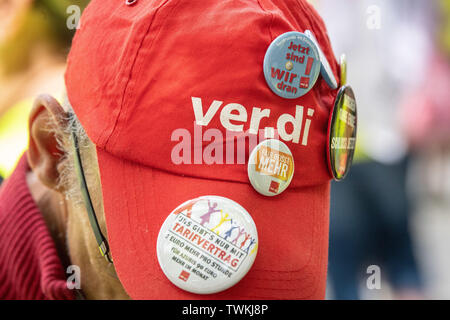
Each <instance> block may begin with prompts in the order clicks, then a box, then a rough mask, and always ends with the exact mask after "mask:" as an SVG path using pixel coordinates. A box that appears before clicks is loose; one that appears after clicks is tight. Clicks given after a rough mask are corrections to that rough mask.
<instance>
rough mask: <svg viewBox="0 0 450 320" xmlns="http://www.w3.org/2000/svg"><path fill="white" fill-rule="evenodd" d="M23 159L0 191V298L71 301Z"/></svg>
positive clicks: (69, 291)
mask: <svg viewBox="0 0 450 320" xmlns="http://www.w3.org/2000/svg"><path fill="white" fill-rule="evenodd" d="M28 170H29V167H28V163H27V160H26V157H25V156H23V157H22V159H21V160H20V162H19V164H18V165H17V168H16V169H15V171H14V173H13V174H12V176H11V177H10V178H9V179H8V180H6V181H5V182H4V183H3V185H2V187H1V189H0V299H2V300H6V299H8V300H16V299H21V300H22V299H26V300H44V299H45V300H47V299H73V298H74V296H73V293H72V291H71V290H69V289H68V288H67V286H66V279H65V277H64V272H63V267H62V264H61V260H60V259H59V257H58V254H57V252H56V247H55V244H54V242H53V240H52V238H51V236H50V234H49V232H48V229H47V226H46V224H45V221H44V219H43V217H42V214H41V212H40V211H39V209H38V207H37V206H36V203H35V202H34V200H33V198H32V197H31V194H30V190H29V188H28V185H27V182H26V172H27V171H28Z"/></svg>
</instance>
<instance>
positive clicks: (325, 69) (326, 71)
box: [305, 30, 338, 90]
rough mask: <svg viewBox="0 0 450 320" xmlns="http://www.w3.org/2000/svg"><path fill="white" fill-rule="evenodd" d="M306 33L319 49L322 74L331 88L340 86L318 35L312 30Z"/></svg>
mask: <svg viewBox="0 0 450 320" xmlns="http://www.w3.org/2000/svg"><path fill="white" fill-rule="evenodd" d="M305 35H306V36H308V37H309V38H310V39H311V40H312V41H313V42H314V44H315V45H316V47H317V49H318V50H319V57H320V63H321V65H320V74H321V75H322V77H323V79H324V80H325V82H326V83H327V84H328V86H329V87H330V88H331V89H333V90H334V89H336V88H337V86H338V84H337V81H336V78H335V77H334V73H333V70H331V67H330V63H329V62H328V59H327V57H326V56H325V54H324V53H323V51H322V49H320V45H319V42H318V41H317V39H316V37H315V36H314V34H313V33H312V32H311V31H310V30H306V31H305Z"/></svg>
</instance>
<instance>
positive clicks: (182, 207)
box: [173, 200, 198, 218]
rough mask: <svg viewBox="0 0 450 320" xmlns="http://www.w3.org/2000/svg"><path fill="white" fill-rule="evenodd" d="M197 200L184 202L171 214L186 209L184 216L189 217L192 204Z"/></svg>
mask: <svg viewBox="0 0 450 320" xmlns="http://www.w3.org/2000/svg"><path fill="white" fill-rule="evenodd" d="M197 201H198V200H191V201H189V202H188V203H186V204H185V205H184V206H181V207H180V208H179V209H178V210H176V211H174V213H173V214H175V215H177V214H180V213H182V212H183V211H184V210H187V213H186V216H187V217H188V218H190V217H191V214H192V207H193V206H194V204H196V203H197Z"/></svg>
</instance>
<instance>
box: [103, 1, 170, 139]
mask: <svg viewBox="0 0 450 320" xmlns="http://www.w3.org/2000/svg"><path fill="white" fill-rule="evenodd" d="M170 1H171V0H165V1H164V2H163V3H162V4H161V5H160V6H159V7H158V8H157V9H156V11H155V13H154V15H153V17H152V19H151V20H150V22H149V23H148V25H147V28H146V31H145V34H144V35H143V37H142V39H141V41H140V43H139V46H138V48H137V50H136V53H135V54H134V57H133V63H132V65H131V68H130V70H129V72H128V75H127V77H128V79H127V82H126V84H125V86H124V89H123V93H122V95H121V98H122V99H121V102H120V110H119V112H118V114H117V117H116V120H115V121H114V125H113V128H112V130H111V133H110V134H109V135H108V137H107V138H106V141H105V143H104V145H105V148H107V145H108V143H109V141H110V139H111V138H112V136H113V135H117V134H118V132H117V131H119V129H118V128H117V125H118V123H119V118H120V117H121V115H122V112H123V113H127V109H128V108H127V107H126V106H124V103H125V96H126V94H127V92H128V90H129V84H130V82H131V80H132V74H133V71H134V70H135V68H136V63H137V60H138V57H139V53H140V52H141V49H142V47H143V44H144V42H145V39H147V36H148V35H149V33H150V29H151V26H152V25H153V22H154V21H155V19H156V17H157V15H158V13H159V11H160V9H161V8H163V7H164V6H165V5H167V4H168V3H169V2H170ZM161 27H162V25H161V26H160V28H161ZM160 28H159V29H160ZM159 29H158V31H159ZM152 46H153V41H152V43H151V46H150V47H152ZM130 90H132V89H130Z"/></svg>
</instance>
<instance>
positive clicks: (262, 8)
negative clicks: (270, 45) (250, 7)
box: [256, 0, 274, 42]
mask: <svg viewBox="0 0 450 320" xmlns="http://www.w3.org/2000/svg"><path fill="white" fill-rule="evenodd" d="M256 2H257V3H258V5H259V7H260V8H261V10H262V11H264V12H265V13H266V14H268V15H270V23H269V27H268V29H269V36H270V42H272V41H273V39H274V36H273V32H272V25H273V21H274V14H273V13H272V12H270V11H268V10H267V9H266V8H264V6H263V5H262V3H261V1H260V0H256Z"/></svg>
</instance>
